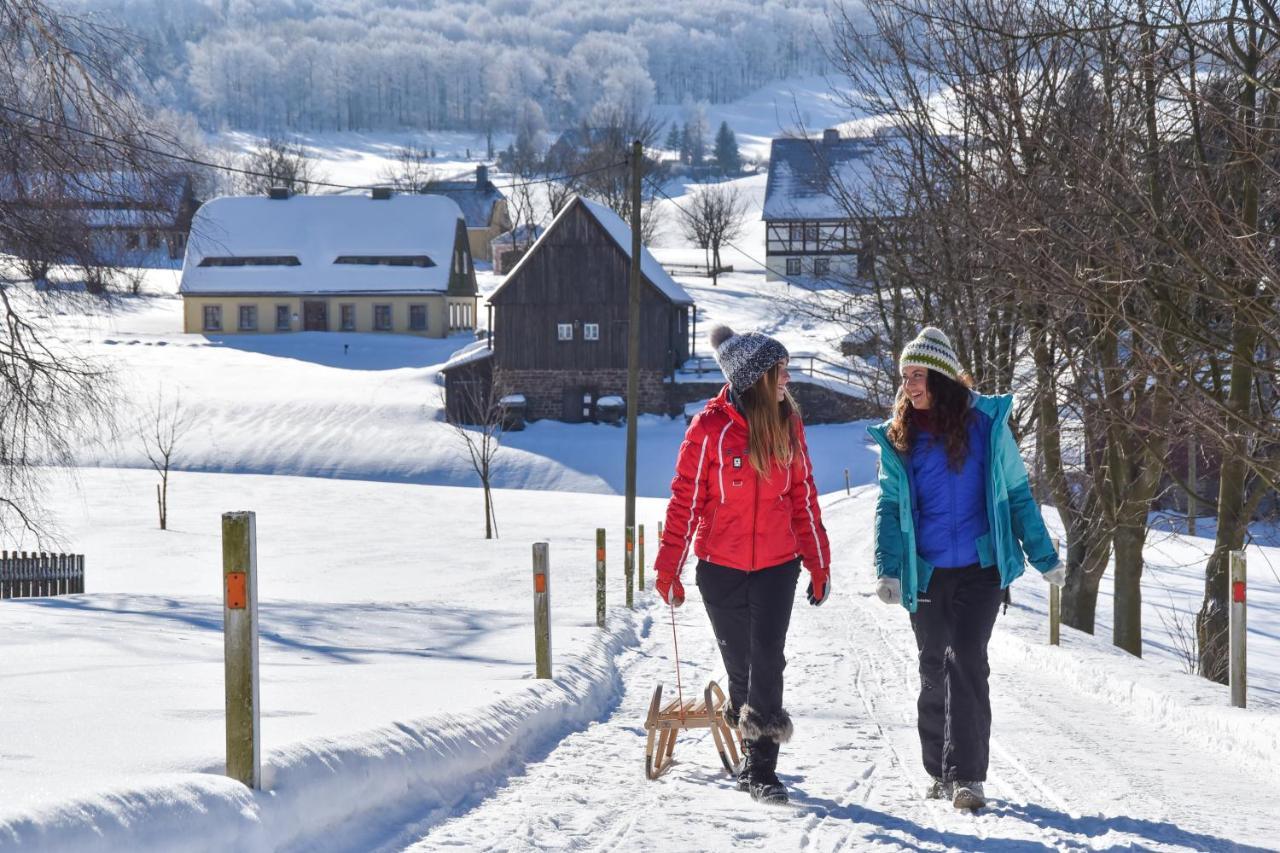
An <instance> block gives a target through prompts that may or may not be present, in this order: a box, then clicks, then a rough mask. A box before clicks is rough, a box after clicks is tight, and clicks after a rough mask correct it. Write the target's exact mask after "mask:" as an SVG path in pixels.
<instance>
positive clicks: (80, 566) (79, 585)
mask: <svg viewBox="0 0 1280 853" xmlns="http://www.w3.org/2000/svg"><path fill="white" fill-rule="evenodd" d="M76 565H77V568H76V592H84V554H79V555H77V556H76Z"/></svg>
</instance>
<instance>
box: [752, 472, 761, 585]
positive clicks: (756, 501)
mask: <svg viewBox="0 0 1280 853" xmlns="http://www.w3.org/2000/svg"><path fill="white" fill-rule="evenodd" d="M752 473H753V474H754V476H753V477H752V478H751V481H752V483H753V484H754V489H753V491H752V493H751V571H753V572H754V571H755V570H756V513H757V512H758V511H759V505H760V475H759V474H758V473H756V472H752Z"/></svg>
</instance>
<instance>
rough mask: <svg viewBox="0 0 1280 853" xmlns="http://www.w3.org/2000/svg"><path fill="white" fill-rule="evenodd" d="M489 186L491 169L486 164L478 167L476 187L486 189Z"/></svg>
mask: <svg viewBox="0 0 1280 853" xmlns="http://www.w3.org/2000/svg"><path fill="white" fill-rule="evenodd" d="M488 185H489V167H488V166H486V165H485V164H484V163H481V164H480V165H479V166H476V186H477V187H478V188H480V189H484V188H485V187H487V186H488Z"/></svg>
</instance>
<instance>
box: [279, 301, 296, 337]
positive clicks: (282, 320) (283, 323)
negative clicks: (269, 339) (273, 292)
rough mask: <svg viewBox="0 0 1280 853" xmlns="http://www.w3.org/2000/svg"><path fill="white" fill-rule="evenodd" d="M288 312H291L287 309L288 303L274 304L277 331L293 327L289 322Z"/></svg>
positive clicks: (285, 330)
mask: <svg viewBox="0 0 1280 853" xmlns="http://www.w3.org/2000/svg"><path fill="white" fill-rule="evenodd" d="M290 313H291V312H290V311H289V306H288V305H277V306H276V331H277V332H287V331H289V330H290V329H291V328H293V324H292V323H291V322H289V315H290Z"/></svg>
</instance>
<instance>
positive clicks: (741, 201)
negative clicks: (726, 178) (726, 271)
mask: <svg viewBox="0 0 1280 853" xmlns="http://www.w3.org/2000/svg"><path fill="white" fill-rule="evenodd" d="M681 209H682V212H683V216H682V219H681V227H682V229H683V231H684V235H685V238H686V239H688V240H690V241H692V242H693V243H696V244H697V245H698V247H699V248H701V249H702V250H703V251H704V253H705V255H706V260H707V273H708V274H709V275H710V276H711V283H712V285H717V284H719V275H720V270H721V263H720V248H721V246H723V245H724V244H726V243H732V242H733V241H734V240H737V239H738V238H739V237H741V236H742V232H743V229H744V228H745V227H746V220H747V200H746V198H745V197H744V196H743V194H742V192H741V191H740V190H739V189H738V188H737V187H735V186H733V185H732V184H712V185H710V186H705V187H703V188H701V189H699V190H698V191H697V192H695V193H694V194H693V199H692V201H691V202H690V203H689V204H686V205H684V206H683V207H682V208H681Z"/></svg>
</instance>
